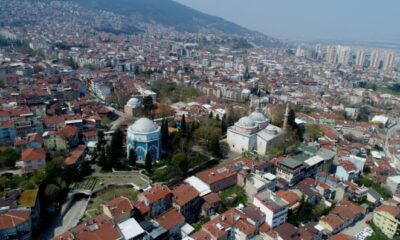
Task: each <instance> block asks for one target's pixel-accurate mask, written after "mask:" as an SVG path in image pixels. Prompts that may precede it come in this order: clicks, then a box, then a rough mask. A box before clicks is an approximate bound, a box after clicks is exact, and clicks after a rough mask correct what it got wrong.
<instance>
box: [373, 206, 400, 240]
mask: <svg viewBox="0 0 400 240" xmlns="http://www.w3.org/2000/svg"><path fill="white" fill-rule="evenodd" d="M373 221H374V223H375V225H376V226H377V227H378V228H379V229H380V230H381V231H382V232H383V233H384V234H385V235H386V236H388V237H389V238H393V237H394V236H399V235H400V229H399V224H400V209H399V208H398V207H395V206H387V205H382V206H380V207H378V208H377V209H375V212H374V218H373Z"/></svg>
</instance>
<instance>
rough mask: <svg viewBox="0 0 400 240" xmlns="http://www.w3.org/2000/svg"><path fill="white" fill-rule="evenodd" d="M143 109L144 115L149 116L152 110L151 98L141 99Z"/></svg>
mask: <svg viewBox="0 0 400 240" xmlns="http://www.w3.org/2000/svg"><path fill="white" fill-rule="evenodd" d="M143 109H144V112H145V113H146V115H149V114H150V111H151V110H153V109H154V103H153V98H152V97H151V96H146V97H144V98H143Z"/></svg>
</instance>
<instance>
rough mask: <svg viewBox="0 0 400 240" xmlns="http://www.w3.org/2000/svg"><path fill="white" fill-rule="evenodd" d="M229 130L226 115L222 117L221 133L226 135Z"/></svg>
mask: <svg viewBox="0 0 400 240" xmlns="http://www.w3.org/2000/svg"><path fill="white" fill-rule="evenodd" d="M227 129H228V127H227V123H226V114H224V116H223V117H222V120H221V132H222V134H225V133H226V131H227Z"/></svg>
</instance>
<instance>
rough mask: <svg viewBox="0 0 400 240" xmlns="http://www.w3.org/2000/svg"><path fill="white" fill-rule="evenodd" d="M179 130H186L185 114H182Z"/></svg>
mask: <svg viewBox="0 0 400 240" xmlns="http://www.w3.org/2000/svg"><path fill="white" fill-rule="evenodd" d="M181 130H182V132H186V118H185V114H183V115H182V119H181Z"/></svg>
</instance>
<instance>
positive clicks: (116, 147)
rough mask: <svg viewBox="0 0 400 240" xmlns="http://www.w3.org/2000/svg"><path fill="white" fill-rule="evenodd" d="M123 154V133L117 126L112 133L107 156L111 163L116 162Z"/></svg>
mask: <svg viewBox="0 0 400 240" xmlns="http://www.w3.org/2000/svg"><path fill="white" fill-rule="evenodd" d="M123 156H124V134H123V133H122V131H121V130H120V129H119V128H118V129H117V130H115V132H114V133H113V135H112V138H111V143H110V148H109V155H108V157H109V158H110V160H111V161H112V162H113V163H118V162H119V160H120V158H122V157H123Z"/></svg>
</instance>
